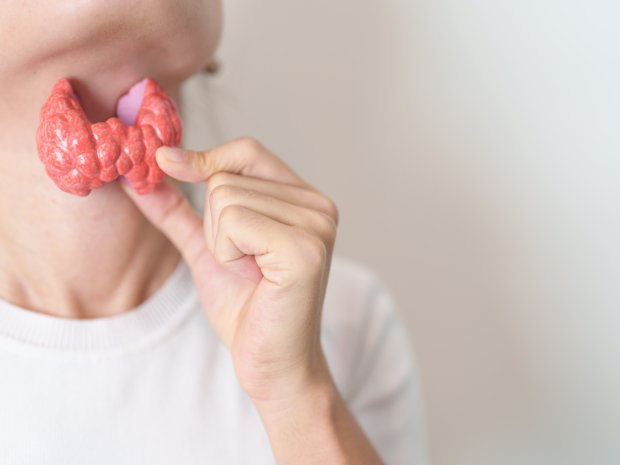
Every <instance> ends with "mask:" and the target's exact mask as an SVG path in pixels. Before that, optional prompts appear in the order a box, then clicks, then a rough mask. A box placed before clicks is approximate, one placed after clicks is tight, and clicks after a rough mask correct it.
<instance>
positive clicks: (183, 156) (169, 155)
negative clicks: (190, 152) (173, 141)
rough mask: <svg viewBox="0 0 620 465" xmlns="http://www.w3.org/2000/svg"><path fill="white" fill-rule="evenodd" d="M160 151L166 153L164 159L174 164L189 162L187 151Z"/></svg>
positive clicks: (169, 149)
mask: <svg viewBox="0 0 620 465" xmlns="http://www.w3.org/2000/svg"><path fill="white" fill-rule="evenodd" d="M160 150H161V151H162V152H164V158H165V159H166V160H168V161H171V162H173V163H183V162H184V161H185V160H187V152H186V151H185V150H181V149H175V148H173V147H162V148H161V149H160Z"/></svg>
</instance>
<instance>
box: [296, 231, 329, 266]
mask: <svg viewBox="0 0 620 465" xmlns="http://www.w3.org/2000/svg"><path fill="white" fill-rule="evenodd" d="M294 243H295V244H296V246H297V247H298V250H299V253H300V254H301V258H302V260H303V261H304V263H306V265H307V266H309V267H310V268H312V269H323V267H324V265H325V262H326V261H327V249H326V247H325V244H324V243H323V241H322V240H321V239H319V238H318V237H316V236H315V235H313V234H310V233H309V232H308V231H306V230H305V229H303V228H300V227H295V238H294Z"/></svg>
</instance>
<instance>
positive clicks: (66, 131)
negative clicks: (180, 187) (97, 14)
mask: <svg viewBox="0 0 620 465" xmlns="http://www.w3.org/2000/svg"><path fill="white" fill-rule="evenodd" d="M140 85H141V86H142V87H143V88H144V97H143V98H142V102H141V104H140V108H139V110H138V112H137V114H136V115H135V124H134V125H133V126H127V125H126V124H125V123H123V122H122V121H121V120H120V119H118V118H110V119H109V120H107V121H106V122H105V123H95V124H92V123H91V122H90V121H89V120H88V118H87V117H86V114H85V113H84V110H82V106H81V105H80V103H79V101H78V100H77V98H76V96H75V94H74V93H73V89H72V87H71V84H69V81H68V80H67V79H64V78H63V79H61V80H60V81H58V83H57V84H56V85H55V86H54V90H53V92H52V95H51V96H50V98H49V99H48V100H47V102H46V103H45V105H43V108H41V114H40V125H39V128H38V130H37V150H38V152H39V158H40V159H41V161H42V162H43V164H44V165H45V171H46V172H47V174H48V175H49V176H50V177H51V178H52V179H53V180H54V182H55V183H56V185H57V186H58V187H59V188H60V189H61V190H63V191H65V192H69V193H70V194H75V195H80V196H86V195H88V194H90V191H91V190H93V189H98V188H100V187H102V186H103V185H104V184H105V183H106V182H111V181H114V180H115V179H116V178H117V177H119V176H124V177H125V179H127V181H129V183H130V184H131V185H132V187H133V188H134V189H135V190H136V192H138V193H139V194H145V193H147V192H149V191H150V190H152V189H154V188H155V187H157V185H158V184H159V183H160V182H161V181H162V180H163V179H164V177H165V174H164V173H163V171H162V170H161V169H160V168H159V166H157V162H156V161H155V151H156V150H157V149H158V148H159V147H161V146H162V145H168V146H178V145H179V144H180V143H181V136H182V132H183V126H182V123H181V118H180V117H179V114H178V110H177V107H176V105H175V103H174V101H173V100H172V99H171V98H170V96H168V95H167V94H166V93H165V92H164V91H163V90H162V89H161V87H159V86H158V85H157V84H156V83H155V81H153V80H152V79H150V78H147V79H145V80H144V81H142V82H141V83H139V84H137V85H136V86H134V87H137V86H140ZM119 113H120V112H119Z"/></svg>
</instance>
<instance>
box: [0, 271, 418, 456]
mask: <svg viewBox="0 0 620 465" xmlns="http://www.w3.org/2000/svg"><path fill="white" fill-rule="evenodd" d="M323 314H324V317H323V334H322V340H323V348H324V351H325V354H326V357H327V361H328V363H329V366H330V370H331V372H332V375H333V377H334V379H335V382H336V385H337V386H338V388H339V389H340V392H341V393H342V396H343V397H344V399H345V401H346V402H347V404H348V406H349V408H350V409H351V411H352V413H353V414H354V415H355V417H356V418H357V420H358V422H359V423H360V425H361V427H362V428H363V430H364V431H365V432H366V434H367V435H368V437H369V439H370V441H371V442H372V444H373V445H374V446H375V448H376V449H377V451H378V453H379V454H380V455H381V457H382V458H383V460H384V461H385V463H386V464H388V465H391V464H394V465H396V464H416V465H417V464H426V463H427V459H426V446H425V437H424V428H423V421H422V411H421V401H420V381H419V379H418V375H417V372H416V368H415V365H414V361H413V358H412V356H411V353H410V348H409V345H408V342H407V337H406V334H405V331H404V329H403V325H402V324H401V323H400V321H399V319H398V316H397V313H396V310H395V308H394V303H393V302H392V300H391V298H390V296H389V295H388V293H387V292H386V290H385V289H384V288H383V287H382V286H381V284H380V283H379V282H378V280H377V279H376V277H375V276H374V275H373V274H372V273H369V272H368V271H366V270H364V269H362V268H360V267H359V266H358V265H355V264H353V263H351V262H347V261H343V260H340V259H336V260H334V262H333V264H332V271H331V276H330V281H329V285H328V290H327V294H326V297H325V305H324V310H323ZM0 463H2V464H28V465H29V464H33V465H34V464H36V465H45V464H62V465H73V464H75V465H77V464H79V465H83V464H89V465H98V464H102V465H103V464H105V465H111V464H114V465H121V464H131V465H136V464H149V465H159V464H162V465H163V464H166V465H170V464H183V465H189V464H201V465H206V464H226V465H229V464H243V465H248V464H260V465H262V464H273V463H274V459H273V454H272V451H271V447H270V445H269V440H268V437H267V434H266V433H265V430H264V427H263V425H262V423H261V420H260V418H259V416H258V414H257V412H256V410H255V409H254V407H253V405H252V403H251V401H250V400H249V398H248V397H247V395H246V394H245V393H244V391H243V390H242V389H241V388H240V386H239V384H238V383H237V380H236V377H235V373H234V370H233V365H232V360H231V357H230V354H229V352H228V350H227V349H226V348H225V347H224V345H223V344H222V343H221V342H220V341H219V340H218V338H217V337H216V335H215V334H214V332H213V331H212V329H211V327H210V326H209V323H208V322H207V320H206V317H205V316H204V314H203V312H202V309H201V306H200V301H199V300H198V296H197V293H196V289H195V287H194V283H193V280H192V278H191V274H190V272H189V269H188V267H187V265H186V264H185V262H183V261H182V260H181V262H180V263H179V265H178V266H177V268H176V270H175V271H174V273H173V274H172V275H171V276H170V277H169V278H168V280H167V281H166V282H165V284H164V285H163V286H162V287H161V288H160V289H159V290H158V291H157V292H156V293H155V294H154V295H153V296H152V297H151V298H149V299H148V300H147V301H146V302H144V303H143V304H142V305H140V306H139V307H138V308H136V309H134V310H131V311H129V312H126V313H123V314H121V315H118V316H114V317H110V318H101V319H94V320H72V319H63V318H55V317H51V316H47V315H43V314H38V313H35V312H31V311H28V310H24V309H22V308H19V307H16V306H14V305H11V304H9V303H7V302H4V301H0Z"/></svg>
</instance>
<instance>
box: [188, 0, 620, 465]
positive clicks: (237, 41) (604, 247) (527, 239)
mask: <svg viewBox="0 0 620 465" xmlns="http://www.w3.org/2000/svg"><path fill="white" fill-rule="evenodd" d="M225 7H226V14H227V18H226V28H225V35H224V40H223V43H222V48H221V50H220V53H219V57H220V59H221V62H222V72H221V73H220V74H219V75H218V76H216V77H213V78H209V79H208V80H207V81H205V80H204V79H202V78H201V79H194V80H193V81H192V82H190V83H189V84H188V86H187V87H186V89H185V97H186V100H187V101H188V103H189V115H188V120H187V130H188V133H187V134H188V135H187V138H186V144H187V145H188V146H190V147H194V148H205V147H209V146H210V145H212V144H215V143H219V142H222V141H224V140H227V139H230V138H233V137H237V136H240V135H252V136H254V137H256V138H258V139H259V140H261V141H262V142H263V143H264V144H265V145H267V146H268V147H269V148H271V149H272V150H273V151H275V152H276V153H277V154H279V155H280V156H281V157H282V158H283V159H284V160H285V161H287V162H288V163H289V164H290V165H291V166H292V167H293V168H294V169H295V170H296V171H297V172H298V173H300V174H301V175H302V176H303V177H304V178H306V179H307V180H308V181H310V182H311V183H313V184H315V185H316V186H317V187H318V188H319V189H321V190H322V191H324V192H325V193H327V194H328V195H330V196H331V197H332V198H333V199H335V201H336V202H337V204H338V205H339V207H340V210H341V215H342V223H341V227H340V230H339V238H338V244H337V253H339V254H341V255H346V256H348V257H351V258H354V259H356V260H358V261H359V262H361V263H363V264H365V265H367V266H370V267H372V268H374V269H376V270H377V271H378V272H379V273H380V274H381V275H382V277H383V278H384V281H385V282H386V283H387V285H388V287H389V288H390V289H391V290H392V291H393V293H394V294H395V296H396V298H397V300H398V301H399V303H400V307H401V310H402V313H403V315H404V316H405V318H406V321H407V324H408V327H409V329H410V332H411V335H412V339H413V341H414V345H415V349H416V352H417V358H418V360H419V363H420V367H421V374H422V379H423V385H424V391H425V403H426V410H427V422H428V427H429V435H430V450H431V456H432V459H433V462H434V463H435V464H436V465H468V464H472V465H473V464H476V465H486V464H489V465H490V464H517V463H519V464H521V463H523V464H563V465H566V464H579V465H581V464H586V463H588V464H595V463H596V464H607V463H610V464H611V463H620V441H618V440H617V438H618V437H619V433H620V395H618V393H619V392H620V389H619V388H620V377H619V376H618V372H619V367H620V342H619V341H620V338H619V337H618V335H619V334H620V318H619V317H618V311H619V309H620V245H619V244H620V242H619V238H620V220H619V218H620V195H619V194H620V183H619V182H618V180H619V179H620V177H619V175H620V161H619V160H620V124H619V123H620V110H619V109H620V85H619V83H620V61H619V57H620V53H619V44H620V33H619V30H620V28H618V24H620V12H619V7H618V6H617V2H612V1H607V2H604V1H594V0H592V1H588V2H583V1H582V2H578V1H575V0H568V1H560V0H558V1H551V0H536V1H533V0H523V1H520V2H509V1H506V0H470V1H455V0H432V1H431V0H424V1H419V0H410V1H404V0H381V1H374V2H370V1H366V0H314V1H307V2H291V1H287V0H263V1H254V2H240V1H235V0H227V1H226V2H225Z"/></svg>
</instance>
